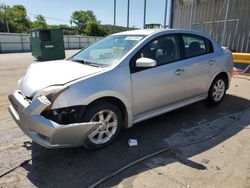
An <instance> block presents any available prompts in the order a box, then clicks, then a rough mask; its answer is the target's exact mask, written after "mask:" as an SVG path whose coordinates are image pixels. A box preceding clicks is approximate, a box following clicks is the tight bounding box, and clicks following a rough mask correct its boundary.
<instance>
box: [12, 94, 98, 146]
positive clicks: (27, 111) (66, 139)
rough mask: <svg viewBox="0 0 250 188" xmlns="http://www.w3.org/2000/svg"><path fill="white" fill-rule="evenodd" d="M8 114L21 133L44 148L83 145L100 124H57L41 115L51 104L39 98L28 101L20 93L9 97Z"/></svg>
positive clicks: (43, 97) (42, 97)
mask: <svg viewBox="0 0 250 188" xmlns="http://www.w3.org/2000/svg"><path fill="white" fill-rule="evenodd" d="M9 100H10V102H11V105H10V106H9V112H10V114H11V116H12V117H13V119H14V120H15V122H16V123H17V124H18V126H19V127H20V128H21V129H22V131H23V132H24V133H25V134H26V135H28V136H29V137H30V138H31V139H32V140H33V141H35V142H36V143H38V144H40V145H42V146H44V147H46V148H62V147H75V146H80V145H83V143H84V141H85V139H86V138H87V136H88V135H89V134H90V132H92V131H93V130H94V129H96V128H97V127H98V126H99V125H100V124H101V123H98V122H86V123H73V124H67V125H61V124H58V123H56V122H54V121H52V120H49V119H47V118H45V117H44V116H42V115H41V113H42V112H43V111H44V110H45V109H46V108H47V107H48V106H49V105H50V104H51V103H50V101H49V100H48V99H47V98H46V97H45V96H41V97H38V98H37V99H35V100H33V101H30V100H28V99H27V98H26V97H25V96H24V95H23V94H22V93H21V92H20V91H18V90H17V91H15V92H14V93H13V94H11V95H9Z"/></svg>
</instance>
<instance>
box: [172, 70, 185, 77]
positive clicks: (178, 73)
mask: <svg viewBox="0 0 250 188" xmlns="http://www.w3.org/2000/svg"><path fill="white" fill-rule="evenodd" d="M183 72H184V69H177V70H176V71H175V72H174V74H175V75H177V76H179V75H181V74H182V73H183Z"/></svg>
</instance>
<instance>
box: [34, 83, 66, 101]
mask: <svg viewBox="0 0 250 188" xmlns="http://www.w3.org/2000/svg"><path fill="white" fill-rule="evenodd" d="M67 88H68V86H65V85H55V86H49V87H47V88H45V89H42V90H41V91H39V92H38V93H37V94H36V95H35V96H34V97H33V100H34V99H37V98H38V97H40V96H46V97H47V99H48V100H49V101H50V102H51V104H52V103H53V102H54V101H55V100H56V98H57V97H58V96H59V95H60V94H61V93H62V92H63V91H64V90H66V89H67Z"/></svg>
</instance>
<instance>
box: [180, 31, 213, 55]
mask: <svg viewBox="0 0 250 188" xmlns="http://www.w3.org/2000/svg"><path fill="white" fill-rule="evenodd" d="M182 39H183V43H184V57H185V58H191V57H196V56H201V55H204V54H207V53H211V52H213V48H212V43H211V42H210V41H209V40H208V39H206V38H204V37H201V36H198V35H191V34H183V35H182Z"/></svg>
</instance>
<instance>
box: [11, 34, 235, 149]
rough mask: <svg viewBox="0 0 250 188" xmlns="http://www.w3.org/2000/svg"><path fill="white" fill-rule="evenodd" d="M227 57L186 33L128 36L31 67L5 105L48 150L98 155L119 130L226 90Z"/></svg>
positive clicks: (230, 66) (208, 42)
mask: <svg viewBox="0 0 250 188" xmlns="http://www.w3.org/2000/svg"><path fill="white" fill-rule="evenodd" d="M232 69H233V62H232V55H231V52H230V51H228V50H225V49H223V48H222V47H221V46H220V45H218V44H217V43H216V42H214V41H213V40H212V39H211V38H210V37H208V36H206V35H204V34H202V33H196V32H194V31H187V30H165V29H161V30H133V31H127V32H123V33H118V34H114V35H110V36H108V37H106V38H104V39H102V40H100V41H98V42H96V43H94V44H92V45H90V46H89V47H87V48H85V49H83V50H81V51H80V52H79V53H77V54H75V55H74V56H72V57H71V58H69V59H66V60H59V61H50V62H40V63H34V64H32V65H30V67H29V68H28V70H27V71H26V73H25V74H24V75H23V76H22V78H21V79H20V80H19V81H18V89H17V90H16V91H15V92H14V93H13V94H11V95H9V99H10V102H11V105H10V106H9V112H10V114H11V115H12V117H13V118H14V120H15V121H16V123H17V124H18V125H19V127H20V128H21V129H22V130H23V132H24V133H26V134H27V135H28V136H29V137H30V138H31V139H33V140H34V141H35V142H37V143H38V144H40V145H43V146H45V147H48V148H55V147H73V146H81V145H84V146H85V147H87V148H88V149H98V148H102V147H104V146H106V145H108V144H109V143H111V142H112V141H114V140H115V139H116V138H117V136H118V135H119V133H120V131H121V128H122V127H125V128H129V127H131V126H132V125H133V124H135V123H137V122H140V121H143V120H146V119H148V118H151V117H154V116H157V115H160V114H163V113H166V112H169V111H171V110H174V109H177V108H180V107H183V106H186V105H189V104H191V103H194V102H196V101H200V100H204V99H206V100H207V101H208V103H209V104H211V105H217V104H219V103H220V102H221V101H222V99H223V97H224V95H225V92H226V90H227V89H228V88H229V83H230V78H231V73H232Z"/></svg>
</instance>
